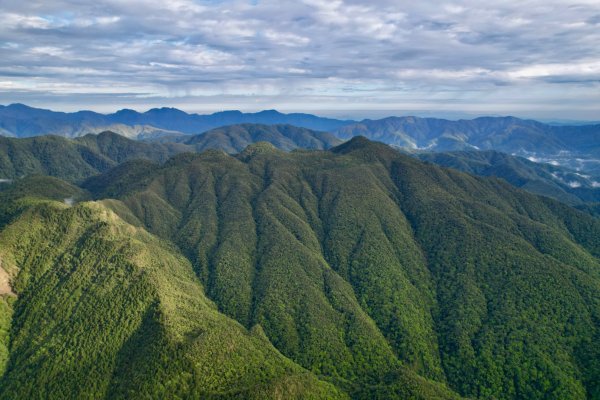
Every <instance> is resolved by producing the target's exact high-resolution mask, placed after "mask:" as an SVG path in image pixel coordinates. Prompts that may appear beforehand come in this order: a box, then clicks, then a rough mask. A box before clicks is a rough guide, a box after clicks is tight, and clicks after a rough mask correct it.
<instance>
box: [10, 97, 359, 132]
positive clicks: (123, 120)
mask: <svg viewBox="0 0 600 400" xmlns="http://www.w3.org/2000/svg"><path fill="white" fill-rule="evenodd" d="M352 122H353V121H341V120H336V119H331V118H322V117H317V116H315V115H311V114H298V113H295V114H283V113H280V112H278V111H275V110H265V111H261V112H257V113H242V112H240V111H223V112H218V113H214V114H207V115H201V114H188V113H186V112H183V111H181V110H178V109H176V108H167V107H163V108H153V109H151V110H148V111H146V112H144V113H139V112H137V111H134V110H120V111H117V112H116V113H114V114H99V113H95V112H92V111H78V112H75V113H63V112H55V111H50V110H43V109H39V108H33V107H28V106H26V105H23V104H11V105H8V106H1V105H0V134H2V135H5V136H13V137H30V136H39V135H48V134H52V135H58V136H65V137H77V136H82V135H85V134H87V133H98V132H102V131H106V130H110V131H114V132H117V133H119V134H121V135H123V136H126V137H130V138H138V139H152V138H160V137H165V136H166V137H173V136H178V135H181V134H184V133H185V134H199V133H202V132H205V131H207V130H210V129H214V128H218V127H221V126H226V125H235V124H243V123H257V124H269V125H273V124H291V125H295V126H299V127H303V128H308V129H315V130H320V131H330V130H333V129H336V128H339V127H341V126H343V125H347V124H349V123H352Z"/></svg>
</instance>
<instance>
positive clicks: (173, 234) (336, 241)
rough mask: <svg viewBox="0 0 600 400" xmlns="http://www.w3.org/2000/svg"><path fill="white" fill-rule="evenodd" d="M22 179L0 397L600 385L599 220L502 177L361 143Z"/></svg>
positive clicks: (299, 394) (437, 394) (7, 260)
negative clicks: (66, 198) (80, 176)
mask: <svg viewBox="0 0 600 400" xmlns="http://www.w3.org/2000/svg"><path fill="white" fill-rule="evenodd" d="M38 179H39V180H43V178H38ZM21 184H22V185H23V186H22V187H21V189H19V190H20V191H18V192H17V191H16V189H13V188H11V189H10V190H9V191H8V192H5V196H6V197H5V198H6V199H7V200H6V201H3V202H2V205H1V206H0V207H1V208H2V209H3V210H4V211H3V213H2V214H0V215H2V217H1V220H0V258H1V259H2V261H3V268H4V269H5V270H6V271H7V272H8V274H9V275H10V276H11V277H12V282H13V284H12V288H13V290H14V291H15V292H16V294H17V296H18V297H17V300H16V301H14V300H10V302H9V301H8V300H7V302H6V304H5V305H3V304H4V303H0V313H2V314H0V316H1V318H0V361H1V360H2V357H1V355H2V351H1V350H2V349H3V348H5V349H6V350H5V353H7V357H4V359H5V360H6V361H5V373H4V375H3V377H2V380H1V381H0V398H32V397H33V398H36V397H44V398H47V397H49V398H124V397H126V398H161V397H166V398H178V397H179V398H213V397H221V398H230V397H237V398H281V399H284V398H336V397H340V398H344V397H346V396H347V397H350V398H355V399H434V398H440V399H441V398H443V399H450V398H460V397H465V398H481V399H594V398H599V397H600V385H599V384H598V382H600V363H599V362H598V360H600V220H598V219H595V218H593V217H591V216H589V215H587V214H585V213H583V212H580V211H577V210H575V209H573V208H570V207H568V206H566V205H563V204H562V203H558V202H556V201H554V200H550V199H548V198H542V197H537V196H535V195H532V194H529V193H527V192H524V191H521V190H518V189H515V188H514V187H512V186H510V185H509V184H507V183H506V182H505V181H503V180H500V179H492V178H480V177H474V176H470V175H467V174H464V173H460V172H457V171H453V170H449V169H442V168H440V167H437V166H434V165H431V164H425V163H423V162H420V161H418V160H416V159H414V158H411V157H408V156H405V155H402V154H399V153H398V152H396V151H395V150H393V149H391V148H389V147H387V146H385V145H383V144H379V143H374V142H370V141H368V140H366V139H364V138H355V139H352V140H351V141H349V142H347V143H344V144H342V145H340V146H338V147H335V148H333V149H331V150H330V151H306V150H301V151H292V152H289V153H288V152H284V151H281V150H278V149H276V148H275V147H273V146H271V145H268V144H266V143H258V144H255V145H252V146H250V147H248V148H246V149H245V150H244V151H243V152H241V153H240V154H237V155H228V154H226V153H225V152H223V151H217V150H211V151H206V152H203V153H201V154H190V153H186V154H180V155H177V156H175V157H174V158H172V159H170V160H169V161H167V162H166V163H164V164H158V163H151V162H145V161H144V162H137V161H136V162H128V163H124V164H122V165H120V166H119V167H117V168H115V169H112V170H110V171H108V172H106V173H105V174H103V175H100V176H98V177H93V178H90V179H88V180H87V181H86V182H85V183H83V184H82V188H83V189H78V188H74V187H72V186H70V187H72V189H70V190H71V191H72V192H73V193H72V195H71V197H73V198H74V199H75V205H74V206H72V207H68V206H67V205H65V204H62V203H61V202H60V200H61V198H62V194H61V193H62V192H67V191H68V190H69V189H68V188H69V186H64V187H63V188H62V189H61V190H60V191H59V193H54V192H53V191H52V190H51V189H50V188H51V187H53V186H54V185H53V184H50V183H48V184H43V182H40V181H38V183H37V186H38V187H47V188H48V189H45V190H41V189H39V190H34V189H31V190H30V191H29V192H28V191H27V185H26V183H22V182H21ZM52 196H54V198H56V199H57V200H59V201H58V202H56V201H49V200H40V197H50V198H52ZM86 196H91V197H92V198H95V199H96V201H95V202H82V203H77V201H78V200H85V199H86V198H87V197H86ZM19 199H20V200H19ZM5 297H6V296H5ZM3 326H4V327H6V326H10V328H9V330H8V331H9V332H10V335H9V338H7V337H6V335H5V336H2V329H3V328H2V327H3ZM4 330H5V331H6V328H4ZM40 388H43V389H40Z"/></svg>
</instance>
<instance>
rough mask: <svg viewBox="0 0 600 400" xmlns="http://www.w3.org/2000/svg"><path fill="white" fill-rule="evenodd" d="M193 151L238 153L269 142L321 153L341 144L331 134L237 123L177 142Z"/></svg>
mask: <svg viewBox="0 0 600 400" xmlns="http://www.w3.org/2000/svg"><path fill="white" fill-rule="evenodd" d="M178 141H179V142H182V143H185V144H187V145H190V146H192V147H193V148H194V149H195V150H196V151H203V150H207V149H219V150H223V151H225V152H227V153H239V152H240V151H242V150H244V149H245V148H246V147H248V145H250V144H252V143H256V142H269V143H271V144H272V145H274V146H275V147H277V148H278V149H281V150H285V151H290V150H294V149H298V148H303V149H315V150H324V149H328V148H330V147H333V146H335V145H337V144H340V143H341V142H342V141H341V140H340V139H338V138H336V137H335V136H333V135H332V134H331V133H327V132H317V131H313V130H310V129H306V128H299V127H296V126H292V125H263V124H241V125H230V126H225V127H222V128H216V129H212V130H210V131H208V132H205V133H202V134H200V135H195V136H192V137H190V138H188V137H183V138H181V139H179V140H178Z"/></svg>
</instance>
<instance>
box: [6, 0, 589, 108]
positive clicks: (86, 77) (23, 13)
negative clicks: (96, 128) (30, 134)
mask: <svg viewBox="0 0 600 400" xmlns="http://www.w3.org/2000/svg"><path fill="white" fill-rule="evenodd" d="M0 12H2V15H3V17H4V18H3V19H4V20H3V24H2V25H0V103H4V104H6V103H10V102H17V101H22V102H26V103H29V104H33V105H40V106H47V107H51V108H59V109H61V108H65V109H73V108H78V107H81V106H82V105H85V106H86V107H88V108H95V109H99V110H106V111H109V110H114V108H118V107H120V106H127V107H134V108H143V107H145V106H148V105H173V106H183V107H185V108H186V109H187V110H189V111H203V110H214V109H218V108H219V107H223V106H225V108H242V109H246V110H253V109H258V108H263V107H276V108H280V109H284V110H285V109H294V110H302V109H307V110H309V111H315V110H319V109H323V110H325V109H327V110H331V109H340V110H341V109H348V110H352V109H371V110H374V109H383V110H417V111H418V110H436V109H443V110H454V111H465V112H475V113H488V114H490V113H491V114H506V113H512V114H519V113H520V114H521V115H523V116H533V117H537V116H541V117H552V116H555V117H559V118H590V119H600V115H598V114H597V113H598V111H597V110H599V109H600V90H599V89H600V84H599V82H600V51H599V45H598V43H600V4H599V3H598V2H596V1H578V2H574V1H556V0H554V1H548V0H546V1H541V0H523V1H498V2H493V3H489V2H487V3H486V2H481V1H475V0H463V1H453V2H446V3H443V2H416V1H391V0H389V1H388V0H379V1H357V0H345V1H343V0H329V1H325V0H304V1H275V0H260V1H254V2H251V1H238V0H231V1H229V0H224V1H192V0H176V1H168V2H166V1H150V0H130V1H124V0H97V1H94V2H91V1H89V2H88V1H75V0H47V1H43V2H36V1H34V2H27V1H25V2H24V1H14V0H4V1H3V2H2V3H1V4H0ZM111 93H114V94H115V96H114V97H113V98H112V99H111V97H110V94H111Z"/></svg>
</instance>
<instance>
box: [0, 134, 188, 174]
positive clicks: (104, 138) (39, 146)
mask: <svg viewBox="0 0 600 400" xmlns="http://www.w3.org/2000/svg"><path fill="white" fill-rule="evenodd" d="M190 150H192V149H191V148H188V147H187V146H185V145H181V144H178V143H167V144H158V143H144V142H139V141H133V140H130V139H127V138H124V137H122V136H120V135H117V134H116V133H112V132H103V133H101V134H99V135H86V136H83V137H81V138H77V139H76V140H70V139H67V138H63V137H59V136H40V137H32V138H25V139H16V138H6V137H1V136H0V179H15V178H21V177H24V176H27V175H35V174H41V175H49V176H54V177H58V178H62V179H65V180H69V181H81V180H83V179H85V178H89V177H90V176H92V175H96V174H98V173H100V172H103V171H106V170H108V169H110V168H111V167H114V166H116V165H118V164H119V163H122V162H123V161H126V160H132V159H140V158H141V159H150V160H154V161H157V162H162V161H166V160H167V159H168V158H169V157H171V156H172V155H174V154H177V153H180V152H182V151H190Z"/></svg>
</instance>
